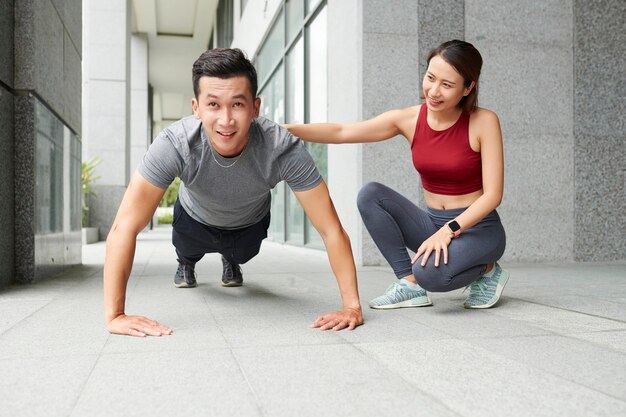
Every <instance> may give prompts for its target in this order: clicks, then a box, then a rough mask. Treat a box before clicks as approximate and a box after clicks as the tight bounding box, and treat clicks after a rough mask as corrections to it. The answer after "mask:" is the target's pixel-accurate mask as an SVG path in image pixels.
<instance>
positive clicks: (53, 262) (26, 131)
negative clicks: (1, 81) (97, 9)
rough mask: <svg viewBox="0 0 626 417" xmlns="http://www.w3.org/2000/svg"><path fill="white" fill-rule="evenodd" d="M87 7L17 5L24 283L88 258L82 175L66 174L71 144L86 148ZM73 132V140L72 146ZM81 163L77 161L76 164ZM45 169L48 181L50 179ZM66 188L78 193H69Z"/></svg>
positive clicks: (19, 243) (20, 270) (18, 192)
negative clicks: (82, 226)
mask: <svg viewBox="0 0 626 417" xmlns="http://www.w3.org/2000/svg"><path fill="white" fill-rule="evenodd" d="M11 3H13V2H11ZM81 5H82V3H81V0H69V1H65V2H61V1H58V0H41V1H34V0H24V1H19V2H14V7H13V8H12V9H13V10H12V13H11V11H9V16H10V17H11V18H13V23H14V28H13V31H14V38H13V46H14V48H13V50H14V51H15V52H14V53H15V56H14V71H15V72H14V85H13V94H14V95H15V119H14V134H15V137H14V144H15V147H14V150H15V152H14V158H15V160H14V167H15V177H14V179H15V182H14V184H15V188H14V189H13V190H11V192H12V193H14V195H15V196H17V197H18V198H15V207H14V209H15V213H16V215H15V246H14V253H15V281H17V282H30V281H32V280H34V279H35V278H38V277H44V276H47V275H50V274H52V273H55V272H58V271H60V270H62V269H63V268H65V266H67V265H70V264H75V263H80V249H79V248H80V230H75V227H74V226H75V222H72V219H71V216H72V215H80V213H79V211H80V210H79V209H78V210H77V207H74V206H73V205H72V201H74V202H75V201H77V199H76V198H75V197H76V195H77V193H79V192H80V179H79V178H80V176H74V177H73V179H72V180H71V182H66V180H65V179H64V175H65V174H69V173H70V171H71V170H72V169H71V167H70V166H66V165H65V164H66V163H70V164H71V162H70V158H66V156H69V155H70V153H71V149H70V148H71V147H72V146H73V147H74V148H76V147H80V142H79V137H78V134H79V132H80V130H81V125H80V122H81V120H80V119H81V117H80V114H81V102H80V79H81V56H80V50H81V41H82V38H81V27H82V18H81V11H82V6H81ZM5 7H6V6H5ZM3 16H4V13H3ZM2 26H3V28H4V25H2ZM3 38H4V36H3ZM51 132H52V133H54V135H55V136H54V137H51V136H50V135H49V133H51ZM66 135H68V136H67V143H68V144H69V146H65V142H64V141H65V140H66V139H65V138H66ZM46 158H47V159H46ZM79 163H80V161H76V160H75V161H74V167H77V166H78V164H79ZM74 171H75V170H74ZM48 173H50V174H51V175H48ZM52 174H54V175H52ZM37 175H39V177H40V178H44V179H45V180H46V181H47V182H46V184H45V185H42V184H41V183H40V182H39V181H37ZM46 187H47V188H46ZM64 193H71V194H72V197H73V198H70V199H67V198H65V196H64ZM51 200H54V202H51ZM67 211H70V216H67V215H66V214H67V213H66V212H67ZM64 222H69V224H64ZM77 248H78V249H77Z"/></svg>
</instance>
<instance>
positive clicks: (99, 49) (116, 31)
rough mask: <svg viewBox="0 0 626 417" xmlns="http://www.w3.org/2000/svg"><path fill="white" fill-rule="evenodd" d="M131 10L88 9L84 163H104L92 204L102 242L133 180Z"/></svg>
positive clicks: (100, 4) (96, 5)
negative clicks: (131, 175)
mask: <svg viewBox="0 0 626 417" xmlns="http://www.w3.org/2000/svg"><path fill="white" fill-rule="evenodd" d="M130 7H131V2H127V1H119V0H118V1H108V0H94V1H89V2H86V3H85V8H86V10H85V17H84V18H85V21H86V24H85V49H84V51H83V53H84V59H85V61H86V62H87V63H88V64H87V65H86V66H85V68H84V71H85V73H84V77H83V94H84V100H85V102H86V103H85V106H84V108H83V117H84V121H85V131H84V137H85V139H84V146H83V160H88V159H89V158H91V157H94V156H97V157H99V158H100V159H101V160H102V162H101V163H100V165H98V167H97V168H96V170H95V174H96V176H98V177H100V178H99V180H98V181H97V182H96V183H95V185H94V186H93V191H94V193H95V194H96V196H95V198H91V199H90V217H91V219H90V220H91V224H92V225H93V226H96V227H98V228H99V231H100V238H101V239H105V238H106V235H107V234H108V231H109V229H110V227H111V225H112V223H113V219H114V217H115V214H116V212H117V208H118V206H119V203H120V202H121V200H122V196H123V195H124V191H125V190H126V185H127V184H128V181H129V178H130V147H131V146H130V17H131V15H130Z"/></svg>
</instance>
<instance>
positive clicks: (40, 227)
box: [0, 0, 626, 286]
mask: <svg viewBox="0 0 626 417" xmlns="http://www.w3.org/2000/svg"><path fill="white" fill-rule="evenodd" d="M184 4H185V5H187V6H189V10H181V7H180V5H178V3H177V2H156V1H152V0H128V1H126V0H111V1H109V0H91V1H84V2H83V1H81V0H24V1H21V0H20V1H16V0H0V53H1V54H2V60H0V143H1V144H2V149H3V151H4V152H2V154H0V175H2V178H3V181H2V183H0V286H6V285H8V284H10V283H13V282H31V281H33V280H35V279H37V278H38V277H44V276H49V275H52V274H54V273H55V272H56V271H60V270H62V269H64V268H65V267H66V266H68V265H72V264H76V263H80V226H81V209H80V180H79V178H80V163H81V155H82V160H88V159H89V158H91V157H93V156H98V157H99V158H100V159H101V160H102V163H101V164H100V165H99V166H98V167H97V172H96V175H97V176H99V177H100V179H99V180H98V182H97V183H96V184H95V186H94V191H95V193H96V194H97V198H96V199H95V200H94V201H91V204H90V206H91V212H90V213H91V223H92V225H94V226H97V227H98V228H99V230H100V239H105V238H106V235H107V233H108V230H109V228H110V226H111V224H112V221H113V218H114V216H115V211H116V209H117V207H118V205H119V203H120V201H121V198H122V195H123V193H124V191H125V187H126V185H127V183H128V181H129V179H130V175H131V174H132V172H133V171H134V168H135V167H136V165H137V163H138V162H139V160H140V158H141V155H142V154H143V153H144V152H145V149H146V148H147V146H148V145H149V143H150V140H151V138H152V137H154V136H155V135H156V134H157V133H158V131H159V130H160V129H161V128H163V127H165V126H166V125H167V124H168V123H171V121H173V120H175V119H177V118H179V117H182V116H184V115H187V114H190V105H189V101H190V97H191V94H192V92H191V86H190V67H191V64H192V63H193V60H194V59H195V57H197V56H198V55H200V53H201V52H202V51H204V50H205V49H207V48H210V47H216V46H220V47H230V46H232V47H238V48H241V49H243V50H244V51H245V52H246V53H247V54H248V56H249V57H250V58H251V59H252V60H253V61H254V63H255V65H256V67H257V69H258V74H259V87H260V96H261V98H262V109H261V113H262V115H264V116H265V117H268V118H270V119H273V120H275V121H276V122H278V123H286V122H322V121H335V122H352V121H357V120H363V119H367V118H371V117H373V116H375V115H377V114H380V113H382V112H384V111H386V110H389V109H393V108H401V107H406V106H411V105H415V104H416V103H419V102H420V99H419V96H420V89H421V79H422V76H423V74H424V71H425V69H426V62H425V56H426V54H427V52H428V50H429V49H430V48H432V47H434V46H436V45H438V44H440V43H441V42H443V41H445V40H449V39H453V38H459V39H464V40H467V41H469V42H472V43H473V44H474V45H475V46H476V47H477V48H478V49H479V50H480V51H481V53H482V55H483V59H484V66H483V73H482V77H481V85H480V87H481V92H480V97H479V105H481V106H483V107H486V108H489V109H491V110H494V111H495V112H496V113H497V114H498V115H499V117H500V122H501V125H502V132H503V139H504V148H505V195H504V200H503V202H502V204H501V207H500V208H499V212H500V215H501V217H502V219H503V222H504V224H505V227H506V230H507V239H508V244H507V250H506V253H505V255H504V260H505V261H510V262H511V261H523V262H550V261H559V262H562V261H612V260H624V259H626V239H625V238H624V236H625V235H626V216H625V215H624V213H626V192H625V184H626V126H625V120H626V118H624V116H623V115H624V114H625V113H626V109H625V102H624V101H625V99H624V97H626V91H625V90H626V80H625V74H624V70H623V68H626V65H625V64H626V63H625V62H624V61H625V59H626V58H625V57H626V50H625V49H626V42H624V24H625V21H624V19H625V16H626V3H624V2H623V1H617V0H604V1H596V2H583V1H582V0H549V1H539V0H524V1H518V2H501V1H494V0H437V1H435V0H393V1H379V0H264V1H245V0H219V1H218V0H192V1H189V2H185V3H184ZM185 11H186V12H187V13H186V14H183V12H185ZM175 17H176V18H175ZM190 42H191V43H190ZM190 44H192V45H193V46H192V47H189V46H187V45H190ZM171 50H174V51H175V53H171V54H169V55H168V54H167V53H164V52H163V51H171ZM175 63H180V65H175ZM81 64H82V67H83V70H82V74H83V75H82V77H81ZM157 75H158V77H157ZM168 75H169V76H170V78H169V79H168ZM174 80H178V81H179V82H180V83H182V84H176V83H174ZM167 85H170V87H171V89H170V90H169V92H163V91H164V90H163V88H164V86H167ZM179 93H180V94H179ZM309 149H310V151H311V153H312V154H313V155H314V158H315V159H316V161H317V163H318V165H319V167H320V170H321V171H322V173H323V175H324V177H325V179H326V181H327V182H328V185H329V188H330V191H331V196H332V198H333V201H334V203H335V206H336V208H337V212H338V214H339V217H340V218H341V221H342V223H343V225H344V227H345V228H346V230H347V232H348V234H349V235H350V237H351V240H352V245H353V251H354V254H355V258H356V260H357V263H360V264H366V265H376V264H383V263H384V261H383V259H382V258H381V256H380V254H379V252H378V250H377V249H376V247H375V245H374V243H373V242H372V240H371V239H370V237H369V235H368V233H367V231H366V230H365V228H364V226H363V224H362V222H361V220H360V216H359V214H358V211H357V208H356V196H357V193H358V191H359V189H360V188H361V187H362V186H363V185H364V184H366V183H367V182H370V181H378V182H382V183H385V184H387V185H388V186H390V187H392V188H395V189H396V190H397V191H399V192H401V193H402V194H404V195H406V196H407V197H408V198H410V199H412V200H413V201H415V202H416V203H418V204H421V205H423V204H424V201H423V196H422V193H421V187H420V182H419V176H418V175H417V174H416V173H415V171H414V169H413V166H412V163H411V158H410V152H409V148H408V145H407V143H406V141H405V140H404V139H402V138H394V139H392V140H389V141H385V142H383V143H374V144H356V145H333V146H325V145H310V148H309ZM272 219H273V220H272V225H271V230H270V232H271V233H270V234H271V237H270V238H271V239H273V240H275V241H279V242H285V243H286V244H294V245H301V246H306V247H311V248H314V249H319V248H322V247H323V245H322V242H321V240H320V238H319V236H318V235H317V233H316V232H315V230H314V229H313V228H312V227H311V225H310V224H309V223H308V221H307V220H306V217H305V216H304V213H303V211H302V209H301V208H300V206H299V205H298V204H297V201H296V200H295V198H294V196H293V194H292V193H291V191H289V189H288V188H286V187H285V185H284V184H280V185H279V186H278V187H277V188H276V189H275V190H274V193H273V206H272Z"/></svg>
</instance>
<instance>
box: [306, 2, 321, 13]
mask: <svg viewBox="0 0 626 417" xmlns="http://www.w3.org/2000/svg"><path fill="white" fill-rule="evenodd" d="M319 2H320V0H306V12H307V14H310V13H311V11H313V10H315V6H317V4H318V3H319Z"/></svg>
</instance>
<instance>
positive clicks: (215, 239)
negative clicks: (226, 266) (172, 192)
mask: <svg viewBox="0 0 626 417" xmlns="http://www.w3.org/2000/svg"><path fill="white" fill-rule="evenodd" d="M172 226H173V230H172V243H173V244H174V247H175V248H176V254H177V255H178V259H179V260H180V261H182V262H185V263H189V264H195V263H196V262H198V261H199V260H200V259H202V257H203V256H204V254H205V253H221V254H222V255H224V257H225V258H226V259H228V260H229V261H230V262H234V263H236V264H244V263H246V262H248V261H249V260H250V259H252V258H253V257H254V256H256V255H257V254H258V253H259V250H260V249H261V241H263V239H265V238H266V237H267V229H268V228H269V226H270V213H267V215H266V216H265V217H263V219H261V221H259V222H258V223H255V224H253V225H251V226H248V227H243V228H241V229H232V230H230V229H220V228H219V227H213V226H207V225H206V224H203V223H200V222H198V221H197V220H195V219H193V218H192V217H191V216H190V215H189V214H187V212H186V211H185V209H184V208H183V207H182V206H181V204H180V201H178V200H176V204H174V221H173V223H172Z"/></svg>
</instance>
